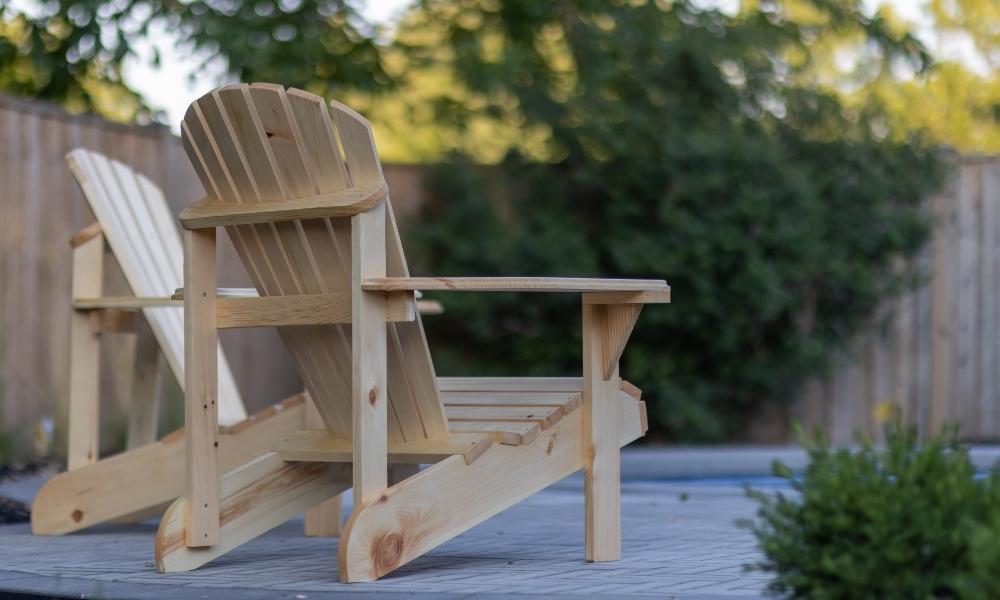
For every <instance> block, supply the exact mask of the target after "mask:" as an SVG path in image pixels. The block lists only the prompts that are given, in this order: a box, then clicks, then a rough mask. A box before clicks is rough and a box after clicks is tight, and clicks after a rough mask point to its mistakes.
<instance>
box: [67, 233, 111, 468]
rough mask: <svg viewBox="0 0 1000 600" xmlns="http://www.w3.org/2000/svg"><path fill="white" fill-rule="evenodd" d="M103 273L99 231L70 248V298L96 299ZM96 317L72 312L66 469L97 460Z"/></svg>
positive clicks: (97, 340) (98, 343) (97, 351)
mask: <svg viewBox="0 0 1000 600" xmlns="http://www.w3.org/2000/svg"><path fill="white" fill-rule="evenodd" d="M103 273H104V236H103V235H101V234H100V233H98V234H96V235H94V236H93V237H90V238H89V239H86V240H84V241H82V242H80V243H79V245H77V246H75V247H74V248H73V299H74V300H75V299H77V298H99V297H100V296H101V291H102V290H101V282H102V280H103V277H104V275H103ZM97 316H99V313H95V312H94V311H90V310H79V309H75V310H74V311H73V317H72V327H71V328H70V336H69V345H70V360H69V411H68V413H69V443H68V445H67V451H66V459H67V466H68V468H69V470H71V471H72V470H73V469H76V468H79V467H82V466H85V465H89V464H91V463H95V462H97V460H98V440H99V433H100V374H101V373H100V355H101V352H100V350H101V337H100V336H101V334H100V329H98V328H96V327H94V322H95V321H94V318H95V317H97Z"/></svg>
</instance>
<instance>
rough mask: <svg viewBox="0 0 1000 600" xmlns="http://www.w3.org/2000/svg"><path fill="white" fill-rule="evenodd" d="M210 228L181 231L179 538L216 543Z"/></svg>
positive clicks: (215, 382) (215, 368) (215, 344)
mask: <svg viewBox="0 0 1000 600" xmlns="http://www.w3.org/2000/svg"><path fill="white" fill-rule="evenodd" d="M217 289H218V284H217V281H216V254H215V229H214V228H209V229H198V230H185V231H184V290H185V292H184V439H185V443H186V445H185V464H186V477H187V481H186V488H185V489H186V491H185V498H186V499H187V501H188V502H187V507H188V510H189V511H190V514H188V515H187V517H186V526H185V528H184V544H185V545H186V546H188V547H201V546H214V545H216V544H218V543H219V467H218V458H217V455H218V449H219V441H218V436H219V407H218V404H217V402H216V400H217V397H218V391H219V383H218V350H217V348H218V343H219V342H218V335H217V329H216V293H217V292H216V290H217Z"/></svg>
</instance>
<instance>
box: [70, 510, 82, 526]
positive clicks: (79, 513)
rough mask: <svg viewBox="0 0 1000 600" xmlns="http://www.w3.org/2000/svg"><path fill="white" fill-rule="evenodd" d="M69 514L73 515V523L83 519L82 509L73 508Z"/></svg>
mask: <svg viewBox="0 0 1000 600" xmlns="http://www.w3.org/2000/svg"><path fill="white" fill-rule="evenodd" d="M70 516H71V517H73V522H74V523H79V522H80V521H82V520H83V511H82V510H80V509H79V508H78V509H76V510H74V511H73V514H71V515H70Z"/></svg>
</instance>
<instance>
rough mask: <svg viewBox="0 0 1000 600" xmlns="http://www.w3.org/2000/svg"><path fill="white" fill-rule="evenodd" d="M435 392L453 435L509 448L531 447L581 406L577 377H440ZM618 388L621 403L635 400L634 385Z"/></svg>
mask: <svg viewBox="0 0 1000 600" xmlns="http://www.w3.org/2000/svg"><path fill="white" fill-rule="evenodd" d="M438 387H439V388H440V391H441V400H442V402H444V407H445V415H446V416H447V418H448V428H449V430H450V431H451V432H452V433H489V434H490V435H491V436H492V437H493V440H494V441H495V442H498V443H501V444H508V445H513V446H519V445H523V444H530V443H531V442H532V441H534V439H535V438H536V437H538V435H539V434H540V433H541V432H542V431H544V430H546V429H548V428H549V427H551V426H552V425H554V424H555V423H557V422H558V421H559V420H560V419H561V418H562V417H563V416H565V415H568V414H569V413H571V412H573V411H574V410H576V409H577V408H579V407H580V405H581V404H582V403H583V397H582V392H581V390H582V387H583V381H582V380H581V379H580V378H579V377H439V378H438ZM621 387H622V391H621V393H620V395H619V399H620V401H621V402H637V401H639V400H640V397H641V392H640V391H639V389H638V388H636V387H635V386H634V385H632V384H630V383H628V382H626V381H624V380H623V381H622V386H621ZM641 414H643V415H644V414H645V413H644V411H643V412H642V413H641Z"/></svg>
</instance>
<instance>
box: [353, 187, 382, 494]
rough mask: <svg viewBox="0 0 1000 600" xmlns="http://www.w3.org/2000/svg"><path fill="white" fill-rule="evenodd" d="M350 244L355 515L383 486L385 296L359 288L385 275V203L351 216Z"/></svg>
mask: <svg viewBox="0 0 1000 600" xmlns="http://www.w3.org/2000/svg"><path fill="white" fill-rule="evenodd" d="M351 244H352V252H351V254H352V265H351V267H352V268H351V275H352V277H351V279H352V283H351V353H352V354H351V357H352V369H351V370H352V377H351V396H352V402H351V413H352V420H353V424H352V434H353V444H354V466H353V468H354V508H355V510H357V509H358V508H359V507H361V506H362V505H363V504H364V503H365V502H368V501H370V500H374V499H375V498H378V497H379V496H381V495H382V494H383V493H384V492H385V490H386V488H387V487H388V486H387V469H388V466H389V465H388V459H389V456H388V451H389V449H388V401H389V396H388V394H387V393H386V387H387V382H388V376H387V371H388V366H387V350H386V321H385V294H384V293H383V292H368V291H363V290H362V289H361V283H362V282H363V281H364V280H365V279H366V278H369V277H384V276H385V272H386V255H385V202H380V203H379V204H378V205H377V206H376V207H375V208H372V209H370V210H368V211H366V212H363V213H360V214H357V215H355V216H353V217H351Z"/></svg>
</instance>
